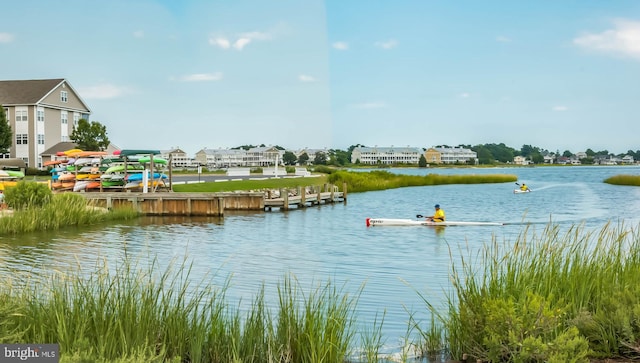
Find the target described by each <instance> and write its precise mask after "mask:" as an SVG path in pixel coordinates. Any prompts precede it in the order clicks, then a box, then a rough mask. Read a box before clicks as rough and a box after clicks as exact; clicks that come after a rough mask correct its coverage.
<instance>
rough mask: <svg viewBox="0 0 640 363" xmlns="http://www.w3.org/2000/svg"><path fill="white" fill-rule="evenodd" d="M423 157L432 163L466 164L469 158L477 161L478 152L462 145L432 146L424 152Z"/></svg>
mask: <svg viewBox="0 0 640 363" xmlns="http://www.w3.org/2000/svg"><path fill="white" fill-rule="evenodd" d="M424 157H425V158H426V159H427V163H432V164H455V163H459V164H466V163H468V162H469V160H474V162H475V163H476V164H477V163H478V153H476V152H475V151H473V150H471V149H467V148H463V147H432V148H429V149H427V151H425V152H424Z"/></svg>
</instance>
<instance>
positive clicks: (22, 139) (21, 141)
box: [16, 134, 29, 145]
mask: <svg viewBox="0 0 640 363" xmlns="http://www.w3.org/2000/svg"><path fill="white" fill-rule="evenodd" d="M28 141H29V135H27V134H16V145H27V144H28V143H29V142H28Z"/></svg>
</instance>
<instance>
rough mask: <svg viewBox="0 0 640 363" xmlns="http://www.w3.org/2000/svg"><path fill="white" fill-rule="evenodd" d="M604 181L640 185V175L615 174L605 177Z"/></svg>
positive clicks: (615, 183) (614, 183)
mask: <svg viewBox="0 0 640 363" xmlns="http://www.w3.org/2000/svg"><path fill="white" fill-rule="evenodd" d="M604 182H605V183H607V184H613V185H631V186H635V187H640V175H625V174H622V175H614V176H611V177H608V178H607V179H605V180H604Z"/></svg>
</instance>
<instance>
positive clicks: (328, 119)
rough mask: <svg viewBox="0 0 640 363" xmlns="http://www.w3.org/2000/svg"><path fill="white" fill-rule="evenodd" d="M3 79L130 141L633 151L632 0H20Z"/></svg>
mask: <svg viewBox="0 0 640 363" xmlns="http://www.w3.org/2000/svg"><path fill="white" fill-rule="evenodd" d="M2 18H3V21H2V22H0V54H2V66H1V67H0V79H4V80H9V79H44V78H66V79H67V80H68V81H69V82H70V83H71V85H72V86H73V87H74V89H75V90H76V91H78V92H79V93H80V96H81V97H82V98H83V100H84V101H85V102H86V103H87V104H88V105H89V107H90V109H91V111H92V116H91V120H92V121H98V122H100V123H102V124H104V125H105V126H106V127H107V131H108V136H109V138H110V139H111V141H112V142H113V143H114V144H115V145H117V146H119V147H121V148H128V149H142V148H145V149H146V148H150V149H162V150H164V149H169V148H171V147H180V148H182V149H184V150H185V151H187V152H188V153H190V154H193V153H195V152H197V151H198V150H200V149H202V148H205V147H207V148H228V147H235V146H240V145H247V144H253V145H257V144H266V145H280V146H283V147H285V148H287V149H300V148H304V147H309V148H325V147H326V148H338V149H347V148H348V147H349V146H350V145H355V144H364V145H367V146H376V145H377V146H412V147H423V148H428V147H431V146H434V145H441V144H447V145H452V146H453V145H459V144H471V145H476V144H483V143H505V144H506V145H508V146H511V147H514V148H516V149H519V148H520V147H521V146H522V145H524V144H527V145H533V146H538V147H540V148H543V149H548V150H550V151H556V150H559V151H560V152H563V151H564V150H570V151H572V152H578V151H584V150H585V149H586V148H591V149H593V150H594V151H600V150H604V149H606V150H609V151H610V152H613V153H624V152H626V151H627V150H638V149H640V141H639V140H640V138H639V136H638V135H640V1H636V0H610V1H592V0H580V1H571V0H563V1H552V0H539V1H527V2H525V1H471V0H468V1H430V0H415V1H409V0H393V1H390V0H387V1H377V0H367V1H365V0H361V1H358V0H352V1H344V0H329V1H317V0H305V1H299V0H296V1H292V0H277V1H265V0H234V1H230V0H228V1H222V0H220V1H212V0H208V1H205V0H184V1H174V0H128V1H124V0H110V1H87V0H82V1H80V0H65V1H62V2H60V1H48V0H22V1H12V2H8V3H7V4H4V5H3V9H2Z"/></svg>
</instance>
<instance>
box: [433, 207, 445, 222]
mask: <svg viewBox="0 0 640 363" xmlns="http://www.w3.org/2000/svg"><path fill="white" fill-rule="evenodd" d="M444 219H445V216H444V210H442V209H440V208H438V209H436V213H435V214H434V215H433V221H434V222H444Z"/></svg>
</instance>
